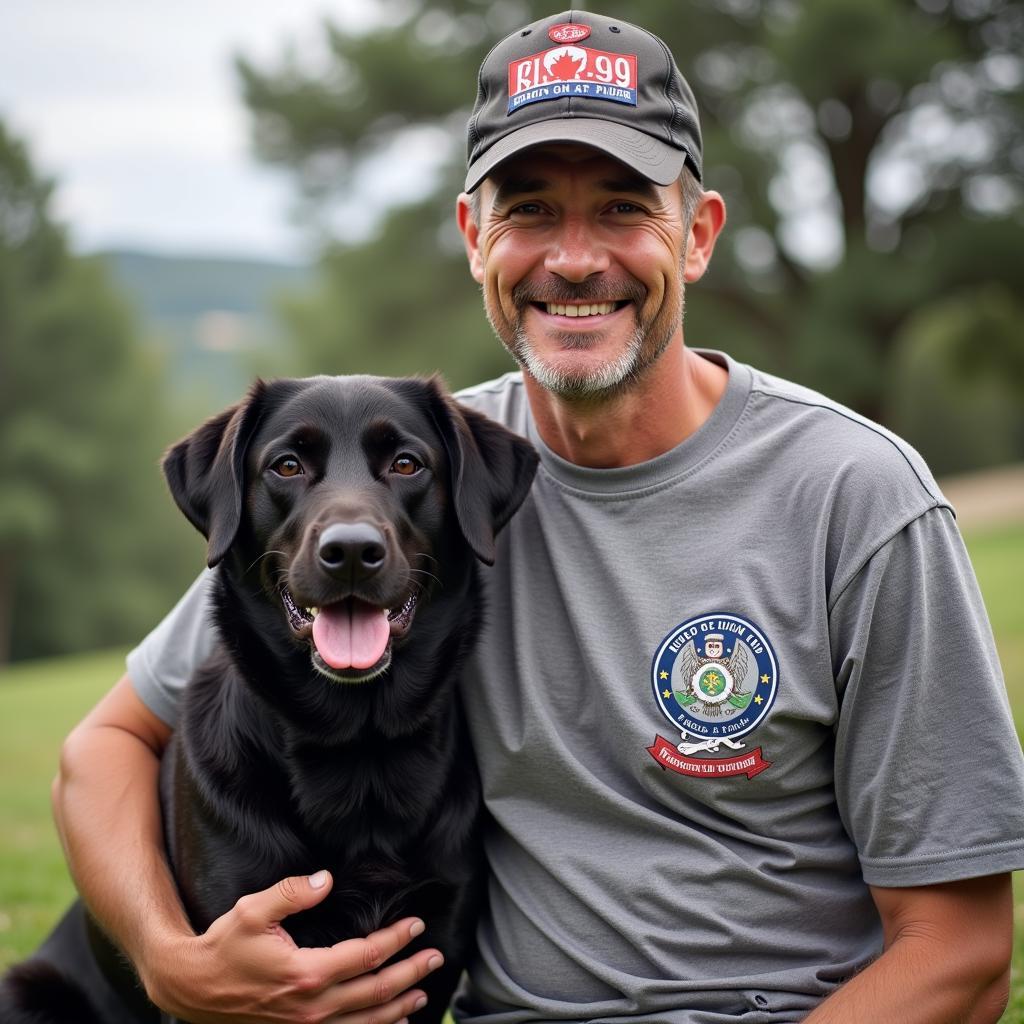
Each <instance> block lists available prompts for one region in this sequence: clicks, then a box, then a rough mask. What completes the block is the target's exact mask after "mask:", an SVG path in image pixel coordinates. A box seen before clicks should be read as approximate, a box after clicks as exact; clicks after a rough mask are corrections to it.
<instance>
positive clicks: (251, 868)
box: [0, 377, 537, 1024]
mask: <svg viewBox="0 0 1024 1024" xmlns="http://www.w3.org/2000/svg"><path fill="white" fill-rule="evenodd" d="M536 463H537V456H536V453H535V452H534V450H533V448H532V447H531V446H530V445H529V444H528V443H527V442H526V441H524V440H523V439H521V438H519V437H517V436H515V435H514V434H512V433H511V432H509V431H508V430H506V429H505V428H504V427H501V426H499V425H498V424H496V423H494V422H492V421H491V420H489V419H487V418H486V417H484V416H482V415H480V414H479V413H476V412H474V411H472V410H470V409H466V408H464V407H462V406H459V405H458V404H457V403H455V402H454V401H453V400H452V399H451V398H450V397H449V396H448V395H447V394H446V393H445V392H444V391H443V390H442V389H441V388H440V387H439V385H438V384H437V383H436V382H435V381H434V380H420V379H398V380H392V379H383V378H372V377H316V378H312V379H309V380H278V381H274V382H271V383H268V384H264V383H263V382H257V384H255V385H254V387H253V388H252V389H251V391H250V392H249V395H248V396H247V397H246V399H245V400H244V401H243V402H241V403H239V404H238V405H237V406H234V407H233V408H231V409H228V410H227V411H225V412H224V413H222V414H221V415H219V416H217V417H215V418H213V419H211V420H209V421H208V422H207V423H205V424H204V425H203V426H201V427H199V429H198V430H196V431H195V432H194V433H193V434H191V435H189V436H188V437H186V438H185V439H184V440H183V441H181V442H180V443H178V444H177V445H175V446H174V447H173V448H171V449H170V451H169V452H168V454H167V456H166V457H165V460H164V464H163V468H164V473H165V475H166V477H167V481H168V484H169V485H170V489H171V493H172V494H173V496H174V499H175V501H176V502H177V503H178V505H179V506H180V508H181V510H182V511H183V512H184V513H185V515H186V516H187V517H188V518H189V520H191V522H192V523H193V524H194V525H195V526H196V527H197V528H198V529H199V530H201V531H202V532H203V534H204V535H205V536H206V538H207V540H208V543H209V547H208V562H209V564H210V566H216V567H217V569H216V575H215V579H214V580H213V581H212V593H213V605H214V615H215V619H216V624H217V627H218V634H219V642H218V644H217V646H216V649H215V652H214V654H213V655H212V656H211V658H210V659H209V661H207V662H206V663H205V664H204V665H203V666H202V668H201V669H199V671H198V672H197V673H196V675H195V676H194V677H193V679H192V680H191V682H190V684H189V686H188V688H187V689H186V692H185V696H184V698H183V704H182V711H181V721H180V724H179V728H178V730H177V732H176V733H175V735H174V739H173V741H172V745H171V749H170V750H169V751H168V753H167V754H166V755H165V757H164V760H163V765H162V773H161V800H162V805H163V813H164V819H165V832H166V836H167V854H168V858H169V860H170V863H171V866H172V868H173V871H174V875H175V878H176V879H177V883H178V887H179V889H180V892H181V898H182V901H183V903H184V906H185V908H186V910H187V912H188V915H189V917H190V919H191V921H192V924H193V926H194V927H195V928H196V930H197V931H199V932H202V931H205V930H206V928H207V927H208V926H209V925H210V923H211V922H212V921H213V920H214V919H215V918H217V917H219V916H220V915H221V914H223V913H224V912H226V911H227V910H229V909H230V908H231V907H232V906H233V905H234V903H235V901H236V900H237V899H238V897H239V896H241V895H243V894H244V893H249V892H256V891H259V890H262V889H265V888H267V887H268V886H270V885H272V884H273V883H274V882H275V881H277V880H278V879H280V878H283V877H285V876H288V875H296V874H305V873H311V872H313V871H316V870H318V869H320V868H325V867H326V868H329V869H330V870H331V872H332V874H333V876H334V879H335V885H334V888H333V890H332V891H331V893H330V895H329V896H328V897H327V899H325V900H324V901H323V903H321V904H320V905H318V906H317V907H314V908H313V909H310V910H306V911H303V912H302V913H300V914H297V915H296V916H294V917H290V918H288V919H287V920H286V921H285V928H286V929H287V931H288V932H289V933H290V934H291V936H292V937H293V938H294V940H295V942H296V943H297V944H298V945H301V946H325V945H330V944H333V943H335V942H337V941H339V940H341V939H344V938H349V937H352V936H361V935H365V934H367V933H369V932H371V931H374V930H375V929H377V928H379V927H381V926H382V925H385V924H388V923H390V922H392V921H395V920H397V919H399V918H401V917H403V916H405V915H416V916H419V917H422V918H423V920H425V921H426V922H427V932H426V933H425V935H423V936H422V937H421V938H420V939H419V940H414V941H413V944H412V945H410V946H409V947H408V948H407V949H406V950H405V951H403V953H402V954H401V955H402V956H405V955H408V954H409V953H411V952H412V951H413V950H415V949H417V948H426V947H427V946H428V945H430V946H436V947H438V948H440V949H441V950H442V952H443V953H444V954H445V961H446V963H445V966H444V967H443V968H442V969H440V970H439V971H437V972H435V973H434V974H432V975H430V976H428V977H427V978H426V979H425V981H424V982H423V983H422V987H423V988H424V989H425V990H426V991H427V993H428V997H429V1002H428V1005H427V1007H426V1008H425V1009H424V1010H423V1011H421V1013H419V1014H417V1018H418V1019H421V1020H423V1021H427V1020H431V1021H439V1020H440V1019H441V1017H442V1016H443V1013H444V1010H445V1007H446V1006H447V1004H448V1001H449V997H450V995H451V992H452V989H453V988H454V986H455V983H456V981H457V979H458V974H459V971H460V968H461V965H462V963H463V962H464V960H465V957H466V954H467V950H468V949H469V948H471V946H472V943H473V937H474V936H473V930H474V919H475V916H476V911H477V906H478V902H479V899H480V898H481V888H480V886H481V880H482V873H481V860H480V857H481V854H480V845H479V838H480V813H479V810H480V792H479V781H478V778H477V775H476V769H475V767H474V761H473V757H472V752H471V750H470V747H469V743H468V740H467V736H466V732H465V726H464V723H463V720H462V718H461V715H460V712H459V707H458V704H457V702H456V700H455V682H456V679H457V677H458V675H459V670H460V666H461V665H462V664H463V662H464V660H465V657H466V655H467V653H468V652H469V650H470V648H471V647H472V645H473V643H474V640H475V637H476V634H477V631H478V627H479V624H480V621H481V614H482V612H481V595H480V583H479V580H478V577H477V569H476V560H477V559H479V560H480V561H482V562H485V563H487V564H491V563H492V562H493V560H494V538H495V534H496V533H497V531H499V530H500V529H501V528H502V526H504V524H505V523H506V522H507V521H508V520H509V518H510V517H511V516H512V515H513V513H514V512H515V511H516V509H517V508H518V507H519V505H520V504H521V503H522V502H523V500H524V499H525V498H526V495H527V493H528V491H529V489H530V485H531V483H532V480H533V475H534V472H535V469H536ZM160 1019H161V1016H160V1013H159V1011H158V1010H157V1009H156V1008H155V1007H154V1006H153V1005H152V1004H151V1003H149V1001H148V1000H147V999H146V998H145V995H144V993H143V992H142V990H141V988H140V987H139V985H138V983H137V981H136V980H135V978H134V974H133V972H132V971H131V969H130V967H129V966H128V965H127V964H126V963H125V962H124V961H123V958H121V957H120V956H119V955H118V953H117V951H116V950H115V949H114V948H113V947H112V946H110V944H109V943H108V942H107V941H106V940H105V939H104V938H103V936H102V935H101V934H100V933H99V931H98V929H97V928H96V927H95V925H94V924H93V923H92V921H91V919H90V918H89V916H88V914H87V913H86V912H84V911H83V910H82V908H81V905H80V904H76V905H75V907H73V908H72V910H71V911H70V912H69V913H68V915H67V916H66V917H65V918H64V920H63V921H62V922H61V924H60V925H58V927H57V929H56V930H55V932H54V933H53V934H52V935H51V936H50V938H49V939H48V940H47V941H46V943H45V944H44V945H43V947H42V948H41V949H40V951H39V952H38V954H37V955H36V957H34V958H33V959H32V960H30V961H28V962H26V963H25V964H22V965H19V966H18V967H15V968H13V969H12V971H11V972H10V973H9V974H8V976H7V979H6V980H5V984H4V986H3V988H2V990H0V1020H2V1022H3V1024H29V1022H31V1024H70V1022H72V1021H74V1022H76V1024H93V1022H103V1024H121V1022H125V1024H129V1022H131V1024H137V1022H150V1021H152V1022H156V1021H159V1020H160Z"/></svg>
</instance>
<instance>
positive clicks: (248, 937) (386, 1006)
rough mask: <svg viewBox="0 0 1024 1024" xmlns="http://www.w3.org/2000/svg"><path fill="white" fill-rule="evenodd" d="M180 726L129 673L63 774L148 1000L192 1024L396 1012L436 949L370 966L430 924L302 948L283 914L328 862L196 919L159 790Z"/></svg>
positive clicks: (95, 904)
mask: <svg viewBox="0 0 1024 1024" xmlns="http://www.w3.org/2000/svg"><path fill="white" fill-rule="evenodd" d="M170 732H171V731H170V729H169V727H168V726H167V725H166V724H165V723H164V722H162V721H161V720H160V719H159V718H158V717H157V716H156V715H154V714H153V712H152V711H150V710H149V708H147V707H146V705H145V704H144V703H143V702H142V701H141V700H140V699H139V697H138V696H137V695H136V693H135V690H134V687H133V686H132V683H131V680H130V679H129V678H128V677H127V676H125V677H123V678H122V679H121V680H120V682H118V683H117V685H116V686H115V687H114V688H113V689H112V690H111V691H110V693H108V694H107V696H106V697H104V698H103V700H101V701H100V703H99V704H98V705H97V706H96V707H95V708H94V709H93V710H92V711H91V712H90V713H89V714H88V715H87V716H86V717H85V718H84V719H83V720H82V722H81V723H80V724H79V725H78V726H77V727H76V728H75V729H74V730H73V731H72V732H71V734H70V735H69V736H68V738H67V740H66V741H65V743H64V746H63V749H62V751H61V760H60V772H59V774H58V776H57V778H56V779H55V780H54V784H53V808H54V817H55V819H56V822H57V829H58V832H59V833H60V837H61V842H62V843H63V845H64V852H65V855H66V857H67V860H68V864H69V865H70V867H71V872H72V875H73V876H74V878H75V882H76V884H77V886H78V889H79V892H81V894H82V896H83V898H84V900H85V902H86V903H87V904H88V906H89V908H90V910H91V911H92V913H93V914H94V916H95V917H96V919H97V920H98V921H99V922H100V924H101V925H102V926H103V927H104V928H105V929H106V930H107V932H108V933H109V934H110V935H111V936H112V937H113V938H114V940H115V941H116V942H117V944H118V945H119V946H120V947H121V948H122V949H123V950H124V951H125V953H127V955H128V956H129V957H130V958H131V960H132V961H133V962H134V964H135V965H136V969H137V970H138V972H139V977H140V979H141V980H142V982H143V984H144V985H145V987H146V991H147V993H148V994H149V996H150V998H151V999H153V1001H154V1002H156V1003H157V1005H159V1006H161V1007H162V1008H163V1009H165V1010H167V1011H168V1012H170V1013H172V1014H174V1015H176V1016H181V1017H185V1018H186V1019H188V1020H190V1021H194V1022H195V1024H227V1022H228V1021H231V1022H233V1024H240V1022H253V1024H257V1022H259V1024H263V1022H270V1021H294V1020H300V1019H301V1020H310V1021H321V1020H325V1019H327V1018H328V1017H329V1018H330V1020H331V1021H332V1022H342V1021H344V1022H350V1024H360V1022H368V1021H369V1020H371V1017H372V1020H373V1021H374V1022H375V1024H389V1022H394V1021H398V1020H400V1019H402V1018H404V1017H405V1016H406V1015H408V1014H410V1013H412V1012H413V1011H414V1010H416V1009H418V1008H419V1005H418V1004H419V1003H420V1000H421V999H424V994H423V992H422V991H420V990H418V989H412V990H410V991H406V990H407V989H409V987H410V986H412V985H415V984H416V982H418V981H419V980H420V979H421V978H423V977H424V976H425V975H427V974H428V973H429V972H430V971H431V970H434V969H436V968H437V967H439V966H440V965H441V962H442V961H441V955H440V953H439V952H438V951H437V950H436V949H427V950H422V951H420V952H418V953H416V954H415V955H414V956H412V957H410V958H408V959H406V960H402V961H400V962H398V963H395V964H392V965H390V966H388V967H386V968H385V969H383V970H381V971H377V972H376V973H372V972H373V971H374V970H375V969H376V968H377V967H379V966H380V964H382V963H384V961H386V960H387V959H389V958H390V957H391V956H393V955H394V954H395V953H397V952H398V951H399V950H400V949H401V948H402V947H403V946H405V945H406V943H407V942H408V941H409V940H410V939H411V938H413V937H414V936H415V935H418V934H420V933H421V932H422V931H423V924H422V922H419V921H416V920H415V919H412V918H407V919H405V920H403V921H399V922H398V923H397V924H394V925H391V926H389V927H388V928H384V929H382V930H381V931H379V932H375V933H374V934H373V935H370V936H368V937H366V938H355V939H350V940H348V941H345V942H340V943H338V944H337V945H336V946H332V947H329V948H323V949H300V948H297V947H296V946H295V944H294V943H293V942H292V940H291V939H290V938H289V937H288V936H287V934H286V933H285V932H284V930H283V929H282V928H281V926H280V922H281V920H282V919H283V918H285V917H287V916H288V915H290V914H294V913H296V912H298V911H300V910H304V909H306V908H308V907H311V906H314V905H315V904H317V903H319V902H320V901H321V900H322V899H323V898H324V896H326V895H327V893H328V892H329V891H330V889H331V885H332V884H333V880H332V879H331V878H330V876H329V875H327V874H326V872H322V873H319V874H318V875H317V876H311V877H310V878H306V877H305V876H301V877H297V878H288V879H284V880H282V881H280V882H278V883H277V884H276V885H274V886H272V887H271V888H270V889H267V890H265V891H264V892H261V893H255V894H253V895H250V896H244V897H242V899H241V900H239V901H238V903H237V904H236V906H235V907H234V909H232V910H231V911H229V912H228V913H227V914H225V915H224V916H223V917H220V918H218V919H217V920H216V921H214V922H213V924H212V925H211V926H210V928H209V929H208V930H207V931H206V932H205V933H204V934H203V935H198V936H197V935H196V934H195V932H194V931H193V930H192V928H191V926H190V925H189V923H188V920H187V918H186V916H185V913H184V910H183V908H182V906H181V903H180V901H179V899H178V894H177V890H176V888H175V885H174V881H173V879H172V877H171V874H170V871H169V869H168V866H167V862H166V860H165V859H164V855H163V838H162V837H163V831H162V826H161V821H160V807H159V800H158V796H157V776H158V772H159V763H160V754H161V753H162V751H163V749H164V747H165V746H166V745H167V741H168V738H169V737H170Z"/></svg>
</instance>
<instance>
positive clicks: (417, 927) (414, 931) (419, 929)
mask: <svg viewBox="0 0 1024 1024" xmlns="http://www.w3.org/2000/svg"><path fill="white" fill-rule="evenodd" d="M426 930H427V926H426V925H425V924H424V923H423V922H422V921H413V923H412V924H411V925H410V926H409V934H410V935H411V936H412V937H413V938H414V939H415V938H416V936H417V935H422V934H423V933H424V932H425V931H426Z"/></svg>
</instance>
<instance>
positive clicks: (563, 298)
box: [512, 277, 647, 309]
mask: <svg viewBox="0 0 1024 1024" xmlns="http://www.w3.org/2000/svg"><path fill="white" fill-rule="evenodd" d="M646 297H647V289H646V288H645V287H644V286H643V285H642V284H641V283H640V282H639V281H638V280H637V279H636V278H635V277H615V278H607V277H602V278H601V279H599V280H596V281H589V280H588V281H579V282H573V281H566V280H565V279H564V278H560V277H551V278H549V279H548V280H547V281H531V280H527V281H520V282H519V284H517V285H516V286H515V287H514V288H513V289H512V303H513V305H515V307H516V308H517V309H523V308H525V307H526V306H528V305H531V304H532V303H535V302H541V303H544V302H557V303H563V304H564V303H567V302H580V303H586V302H621V301H623V300H625V301H627V302H632V303H633V304H634V305H636V306H639V305H641V304H642V303H643V301H644V299H645V298H646Z"/></svg>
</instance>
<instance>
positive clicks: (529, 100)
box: [465, 10, 701, 192]
mask: <svg viewBox="0 0 1024 1024" xmlns="http://www.w3.org/2000/svg"><path fill="white" fill-rule="evenodd" d="M467 141H468V147H469V167H468V172H467V174H466V186H465V187H466V191H467V192H472V191H473V189H475V188H476V187H477V186H478V185H479V184H480V182H481V181H483V179H484V178H485V177H487V175H488V174H489V173H490V172H491V171H492V170H494V168H495V167H497V166H498V164H500V163H501V162H502V161H504V160H507V159H508V158H509V157H511V156H514V155H515V154H516V153H519V152H521V151H522V150H524V149H527V148H528V147H530V146H537V145H542V144H544V143H550V142H577V143H581V144H583V145H587V146H593V147H594V148H595V149H599V150H601V151H602V152H605V153H607V154H608V155H609V156H612V157H614V158H615V159H616V160H620V161H621V162H622V163H624V164H626V165H627V166H628V167H631V168H632V169H633V170H635V171H637V172H639V173H640V174H642V175H643V176H644V177H645V178H648V179H649V180H651V181H653V182H655V183H657V184H659V185H669V184H671V183H672V182H673V181H675V180H676V179H677V178H678V177H679V174H680V172H681V171H682V169H683V165H684V164H685V165H687V166H689V168H690V170H691V171H693V173H694V174H695V175H696V176H697V179H698V180H700V178H701V137H700V123H699V121H698V118H697V102H696V100H695V99H694V97H693V91H692V90H691V89H690V87H689V85H688V84H687V82H686V79H685V78H683V76H682V74H681V73H680V71H679V68H678V67H676V62H675V60H674V59H673V57H672V53H671V51H670V50H669V48H668V47H667V46H666V45H665V44H664V43H663V42H662V41H661V40H660V39H659V38H658V37H657V36H656V35H654V34H653V33H651V32H648V31H647V30H646V29H643V28H640V27H639V26H637V25H631V24H630V23H629V22H628V21H622V20H621V19H618V18H606V17H603V16H602V15H599V14H589V13H588V12H586V11H578V10H573V11H566V12H564V13H563V14H556V15H553V16H552V17H549V18H543V19H541V20H540V21H535V22H533V23H532V24H530V25H527V26H526V27H525V28H522V29H518V30H517V31H515V32H513V33H512V34H511V35H509V36H506V37H505V38H504V39H503V40H502V41H501V42H500V43H498V44H497V45H496V46H495V47H494V48H493V49H492V50H491V52H490V53H489V54H488V55H487V56H486V57H485V58H484V62H483V64H481V65H480V77H479V81H478V85H477V96H476V104H475V105H474V107H473V114H472V116H471V117H470V119H469V128H468V140H467Z"/></svg>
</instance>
